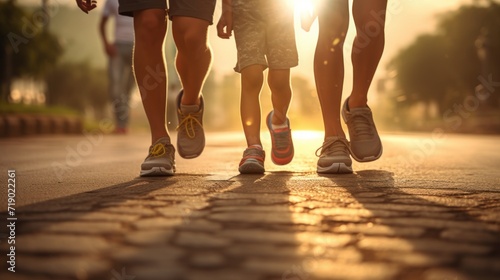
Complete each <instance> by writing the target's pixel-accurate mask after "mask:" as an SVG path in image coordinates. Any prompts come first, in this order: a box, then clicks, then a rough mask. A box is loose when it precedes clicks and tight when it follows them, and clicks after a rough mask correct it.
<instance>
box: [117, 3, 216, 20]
mask: <svg viewBox="0 0 500 280" xmlns="http://www.w3.org/2000/svg"><path fill="white" fill-rule="evenodd" d="M168 2H169V4H168V6H169V8H168V16H169V18H170V20H172V18H173V17H175V16H184V17H192V18H199V19H203V20H206V21H208V22H209V23H210V24H212V23H213V16H214V10H215V2H216V0H169V1H168ZM119 3H120V6H119V13H120V14H121V15H125V16H133V14H134V12H135V11H141V10H147V9H167V0H119Z"/></svg>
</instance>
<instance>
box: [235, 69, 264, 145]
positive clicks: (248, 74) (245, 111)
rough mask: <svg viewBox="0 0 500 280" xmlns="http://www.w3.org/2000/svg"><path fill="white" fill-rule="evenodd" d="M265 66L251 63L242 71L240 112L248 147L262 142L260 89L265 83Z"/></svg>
mask: <svg viewBox="0 0 500 280" xmlns="http://www.w3.org/2000/svg"><path fill="white" fill-rule="evenodd" d="M263 71H264V66H262V65H251V66H248V67H245V68H244V69H243V70H242V71H241V101H240V113H241V123H242V124H243V131H244V132H245V137H246V139H247V145H248V147H250V146H252V145H261V146H262V143H261V142H260V100H259V98H260V91H261V89H262V84H263V83H264V73H263Z"/></svg>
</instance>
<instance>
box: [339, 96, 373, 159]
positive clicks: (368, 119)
mask: <svg viewBox="0 0 500 280" xmlns="http://www.w3.org/2000/svg"><path fill="white" fill-rule="evenodd" d="M348 101H349V98H347V99H346V101H345V102H344V106H342V118H343V119H344V121H345V123H346V124H347V128H348V129H349V139H350V141H351V155H352V157H353V158H354V159H355V160H357V161H359V162H367V161H374V160H376V159H378V158H380V156H381V155H382V142H381V141H380V137H379V136H378V133H377V128H376V127H375V123H374V122H373V116H372V110H371V109H370V108H369V107H365V108H352V109H350V110H348V108H347V106H348Z"/></svg>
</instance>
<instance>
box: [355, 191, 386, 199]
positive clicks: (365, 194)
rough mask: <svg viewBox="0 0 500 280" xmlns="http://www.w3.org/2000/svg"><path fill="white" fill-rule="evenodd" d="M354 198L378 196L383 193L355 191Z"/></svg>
mask: <svg viewBox="0 0 500 280" xmlns="http://www.w3.org/2000/svg"><path fill="white" fill-rule="evenodd" d="M355 196H356V198H360V197H370V198H372V197H380V196H384V193H380V192H361V193H356V195H355Z"/></svg>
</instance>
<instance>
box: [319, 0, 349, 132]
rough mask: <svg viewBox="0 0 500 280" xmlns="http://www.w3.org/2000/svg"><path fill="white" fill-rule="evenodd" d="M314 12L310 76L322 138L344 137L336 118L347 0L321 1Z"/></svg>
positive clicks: (341, 76)
mask: <svg viewBox="0 0 500 280" xmlns="http://www.w3.org/2000/svg"><path fill="white" fill-rule="evenodd" d="M324 3H325V5H326V6H325V7H323V8H322V9H321V11H320V13H319V14H318V21H319V30H320V32H319V36H318V43H317V45H316V52H315V55H314V76H315V80H316V88H317V91H318V97H319V102H320V105H321V112H322V114H323V122H324V126H325V138H327V137H330V136H339V137H345V134H344V131H343V130H342V125H341V122H340V106H341V99H342V88H343V85H344V55H343V47H344V41H345V36H346V33H347V28H348V26H349V6H348V1H347V0H336V1H331V2H330V1H324Z"/></svg>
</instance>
